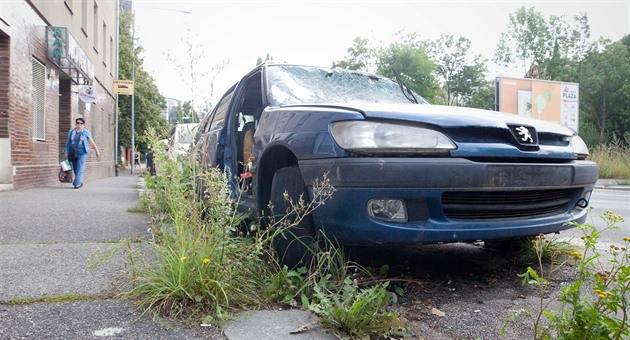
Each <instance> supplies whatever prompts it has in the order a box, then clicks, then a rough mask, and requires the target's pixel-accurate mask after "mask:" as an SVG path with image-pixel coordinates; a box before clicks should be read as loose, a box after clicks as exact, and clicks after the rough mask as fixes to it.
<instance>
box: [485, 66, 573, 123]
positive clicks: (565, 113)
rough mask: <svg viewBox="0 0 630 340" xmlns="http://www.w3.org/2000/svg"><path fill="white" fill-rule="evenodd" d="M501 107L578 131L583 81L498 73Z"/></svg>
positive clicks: (497, 98) (517, 113)
mask: <svg viewBox="0 0 630 340" xmlns="http://www.w3.org/2000/svg"><path fill="white" fill-rule="evenodd" d="M496 100H497V109H498V111H502V112H507V113H512V114H516V115H519V116H524V117H531V118H536V119H541V120H546V121H549V122H554V123H558V124H561V125H564V126H567V127H569V128H571V129H573V130H574V131H576V132H577V131H578V122H579V84H576V83H563V82H556V81H549V80H539V79H527V78H510V77H497V82H496Z"/></svg>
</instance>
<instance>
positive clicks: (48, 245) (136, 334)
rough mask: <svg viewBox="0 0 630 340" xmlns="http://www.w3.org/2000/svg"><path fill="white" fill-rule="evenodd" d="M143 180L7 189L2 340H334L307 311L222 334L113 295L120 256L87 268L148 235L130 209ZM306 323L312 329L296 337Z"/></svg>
mask: <svg viewBox="0 0 630 340" xmlns="http://www.w3.org/2000/svg"><path fill="white" fill-rule="evenodd" d="M138 181H139V176H138V174H137V173H136V174H134V175H130V174H129V173H128V171H127V172H126V173H122V172H121V173H120V175H119V176H118V177H111V178H106V179H101V180H94V181H90V182H86V183H85V186H84V187H83V188H81V189H78V190H75V189H73V188H72V186H71V185H62V186H51V187H44V188H37V189H30V190H17V191H7V192H0V273H1V274H0V339H16V338H35V339H44V338H45V339H102V337H103V336H112V337H116V338H117V339H232V340H237V339H268V340H271V339H274V340H281V339H297V340H302V339H322V340H324V339H336V337H334V336H333V335H332V334H330V333H327V332H326V331H325V330H324V329H323V328H321V326H319V325H318V324H317V323H313V321H315V320H316V318H315V316H314V315H313V314H312V313H310V312H307V311H300V310H282V311H270V310H265V311H255V312H246V313H243V314H242V315H239V316H237V317H236V318H235V319H234V320H233V321H232V322H230V323H228V324H226V325H225V326H224V329H223V330H221V329H218V328H216V327H212V326H210V327H208V326H197V327H194V328H188V327H186V326H185V325H184V324H181V323H173V322H169V321H168V320H163V319H156V320H154V319H153V318H152V316H151V315H142V312H141V311H139V310H137V309H136V308H135V306H134V305H133V303H132V302H131V301H128V300H121V299H118V298H115V297H114V296H115V294H116V293H117V292H120V288H119V287H120V285H121V284H124V283H125V282H128V280H127V279H125V278H123V277H121V273H122V272H123V269H124V262H125V259H124V257H123V256H122V255H121V252H119V253H118V254H117V255H116V256H115V257H114V258H113V259H112V260H110V261H107V262H105V263H103V264H102V265H100V266H98V267H97V268H96V269H88V268H87V266H88V263H89V259H90V256H92V255H93V254H94V253H95V252H97V251H98V250H101V251H104V250H107V249H112V247H117V246H120V240H124V239H130V238H135V237H143V238H144V237H148V234H147V229H148V227H149V217H148V216H147V215H146V214H134V213H129V212H127V209H128V208H130V207H133V206H134V205H136V203H137V202H138V201H139V195H138V186H137V184H138ZM53 298H59V301H62V302H51V299H53ZM38 301H40V302H38ZM41 301H47V302H41ZM303 326H308V327H307V328H308V331H304V332H303V333H299V334H291V332H294V331H296V330H298V329H299V328H301V327H303Z"/></svg>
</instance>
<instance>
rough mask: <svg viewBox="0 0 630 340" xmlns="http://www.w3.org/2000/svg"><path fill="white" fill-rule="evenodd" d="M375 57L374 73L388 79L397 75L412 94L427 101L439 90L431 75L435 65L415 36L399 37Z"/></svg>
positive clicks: (422, 43)
mask: <svg viewBox="0 0 630 340" xmlns="http://www.w3.org/2000/svg"><path fill="white" fill-rule="evenodd" d="M376 56H377V59H376V67H377V68H376V73H378V74H380V75H383V76H385V77H389V78H395V77H396V75H398V76H399V77H400V78H401V80H402V81H403V82H405V84H406V85H407V86H409V87H410V88H411V89H412V90H413V91H414V92H416V93H418V94H419V95H421V96H423V97H424V98H427V99H429V100H433V99H434V98H435V96H436V95H437V91H438V88H439V84H438V81H437V79H436V78H435V76H434V75H433V71H434V70H435V64H434V63H433V61H431V59H429V57H428V56H427V53H426V42H423V41H420V40H419V39H418V37H417V35H415V34H410V35H408V36H406V37H401V39H398V41H397V42H393V43H391V44H390V45H389V46H388V47H387V48H381V49H380V50H378V51H377V52H376Z"/></svg>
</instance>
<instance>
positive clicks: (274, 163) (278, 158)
mask: <svg viewBox="0 0 630 340" xmlns="http://www.w3.org/2000/svg"><path fill="white" fill-rule="evenodd" d="M292 165H298V159H297V157H296V156H295V154H294V153H293V152H292V151H291V150H289V148H287V147H286V146H283V145H275V146H273V147H271V148H269V149H267V150H265V152H264V153H263V155H262V157H261V159H260V161H259V163H258V170H257V171H256V178H255V180H256V183H255V193H256V207H257V209H258V213H259V214H261V212H263V211H265V213H266V209H267V205H268V204H269V200H270V198H271V184H272V182H273V176H274V174H275V173H276V171H278V169H281V168H284V167H287V166H292Z"/></svg>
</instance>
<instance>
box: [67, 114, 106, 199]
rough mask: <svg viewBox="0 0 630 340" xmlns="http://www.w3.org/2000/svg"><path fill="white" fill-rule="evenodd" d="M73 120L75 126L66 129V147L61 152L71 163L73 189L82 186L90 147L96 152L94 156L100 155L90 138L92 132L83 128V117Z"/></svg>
mask: <svg viewBox="0 0 630 340" xmlns="http://www.w3.org/2000/svg"><path fill="white" fill-rule="evenodd" d="M74 122H75V127H74V128H73V129H70V131H68V138H67V139H66V147H65V148H64V149H63V153H64V157H66V158H68V160H69V161H70V163H72V169H73V170H74V182H72V185H74V188H75V189H79V188H81V187H82V186H83V171H84V170H85V162H86V161H87V158H88V155H89V154H90V147H92V149H94V152H96V157H100V156H101V153H100V152H99V151H98V147H97V146H96V143H94V140H93V139H92V134H91V133H90V131H88V130H87V129H86V128H85V119H83V118H77V119H76V120H75V121H74Z"/></svg>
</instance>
